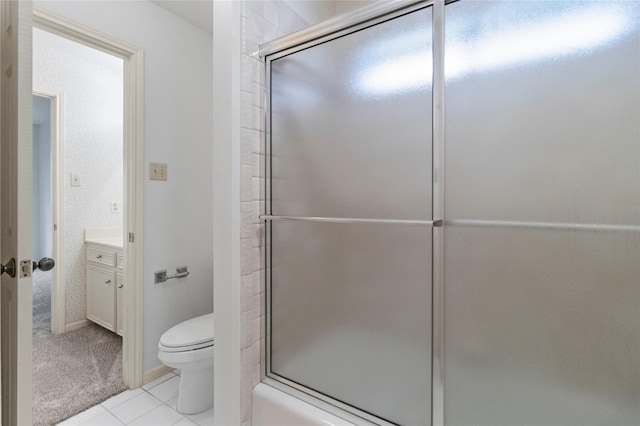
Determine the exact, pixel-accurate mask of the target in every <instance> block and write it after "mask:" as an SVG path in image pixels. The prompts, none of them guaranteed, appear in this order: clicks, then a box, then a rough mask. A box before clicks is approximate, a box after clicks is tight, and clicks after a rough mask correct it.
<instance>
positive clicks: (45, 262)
mask: <svg viewBox="0 0 640 426" xmlns="http://www.w3.org/2000/svg"><path fill="white" fill-rule="evenodd" d="M54 266H56V262H55V261H54V260H53V259H51V258H50V257H43V258H42V259H40V261H39V262H36V261H35V260H34V261H33V270H34V271H35V270H36V269H40V270H41V271H43V272H46V271H50V270H52V269H53V267H54Z"/></svg>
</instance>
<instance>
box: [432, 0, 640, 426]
mask: <svg viewBox="0 0 640 426" xmlns="http://www.w3.org/2000/svg"><path fill="white" fill-rule="evenodd" d="M445 18H446V27H445V31H446V37H445V76H446V96H447V98H446V161H445V184H446V191H445V197H446V200H445V201H446V217H445V271H444V272H445V275H444V276H445V286H444V288H445V297H444V301H445V308H444V312H445V321H444V326H445V363H444V365H445V388H444V389H445V399H444V401H445V413H444V414H445V417H444V418H445V422H446V424H450V425H460V424H474V425H512V424H520V425H523V424H524V425H526V424H529V425H533V424H537V425H566V426H569V425H585V424H607V425H631V424H635V425H637V424H640V363H639V362H638V360H639V359H640V285H639V282H640V281H639V277H640V191H639V190H638V182H640V156H639V155H638V153H639V152H640V115H639V111H640V3H638V2H624V1H622V2H598V1H596V2H588V1H556V2H544V1H541V2H535V1H533V2H514V1H510V0H507V1H483V2H475V1H460V2H454V3H449V4H447V6H446V7H445ZM587 28H588V29H589V30H586V29H587Z"/></svg>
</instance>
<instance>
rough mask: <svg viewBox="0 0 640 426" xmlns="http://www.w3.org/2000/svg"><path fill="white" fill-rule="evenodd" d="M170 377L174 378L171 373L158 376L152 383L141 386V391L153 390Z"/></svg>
mask: <svg viewBox="0 0 640 426" xmlns="http://www.w3.org/2000/svg"><path fill="white" fill-rule="evenodd" d="M172 377H175V374H173V372H169V373H167V374H165V375H164V376H160V377H158V378H157V379H155V380H154V381H152V382H149V383H147V384H146V385H142V389H144V390H149V389H151V388H153V387H154V386H158V385H159V384H160V383H162V382H165V381H167V380H169V379H170V378H172Z"/></svg>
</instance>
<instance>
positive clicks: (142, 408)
mask: <svg viewBox="0 0 640 426" xmlns="http://www.w3.org/2000/svg"><path fill="white" fill-rule="evenodd" d="M161 404H162V402H161V401H160V400H159V399H157V398H154V397H153V396H151V395H149V394H148V393H146V392H144V393H142V394H140V395H138V396H135V397H133V398H131V399H129V400H127V401H125V402H123V403H122V404H120V405H118V406H117V407H115V408H114V409H112V410H111V412H112V413H113V414H114V415H115V416H116V417H117V418H118V419H120V420H121V421H122V422H123V423H124V424H129V423H131V422H132V421H133V420H135V419H137V418H138V417H141V416H142V415H143V414H147V413H148V412H149V411H151V410H153V409H154V408H156V407H157V406H159V405H161Z"/></svg>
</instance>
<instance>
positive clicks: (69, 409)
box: [33, 29, 126, 424]
mask: <svg viewBox="0 0 640 426" xmlns="http://www.w3.org/2000/svg"><path fill="white" fill-rule="evenodd" d="M33 81H34V86H35V87H37V88H40V87H45V88H46V91H47V92H48V93H51V94H53V93H59V94H64V97H65V98H64V111H65V114H64V119H60V118H61V117H62V115H61V114H56V117H54V116H53V114H52V112H53V111H54V108H51V104H53V103H54V102H53V101H54V100H55V99H56V96H54V95H51V97H39V96H36V97H35V98H34V104H33V111H34V115H33V116H34V127H33V135H34V150H33V159H34V161H33V173H34V180H33V181H34V185H33V190H34V197H33V211H34V215H33V218H34V220H33V256H34V259H36V260H37V259H39V258H40V257H44V256H46V257H51V256H52V254H53V253H52V251H53V250H52V248H53V246H57V247H59V248H60V250H58V252H57V253H55V255H56V257H55V258H56V259H57V261H58V262H57V263H58V264H57V268H56V271H57V274H56V276H55V277H54V276H53V274H52V272H53V271H48V272H42V271H34V274H33V313H34V316H33V400H34V406H33V408H34V410H33V417H34V423H35V424H50V423H57V422H59V421H61V420H63V419H64V418H66V417H69V416H70V415H73V414H75V413H76V412H79V411H83V410H84V409H86V408H87V407H89V406H93V405H95V404H97V403H100V402H101V401H103V400H105V399H106V398H108V397H109V396H111V395H112V394H114V393H118V392H121V391H123V390H124V389H125V385H124V383H123V381H122V365H123V363H122V339H121V337H119V335H118V334H120V335H122V333H118V334H116V332H117V331H118V330H117V329H116V324H115V322H114V321H111V322H109V323H107V322H104V321H101V319H102V318H99V317H97V315H96V311H98V312H100V313H107V314H111V316H112V317H114V318H115V317H116V309H117V311H118V312H120V311H122V310H123V303H120V304H117V303H116V299H117V294H116V293H117V292H119V291H120V290H117V286H116V277H115V275H116V265H115V264H114V265H111V270H106V269H108V268H109V265H108V262H93V261H94V260H95V259H92V257H91V254H93V250H94V249H95V247H98V248H99V249H100V253H103V252H105V253H106V252H109V253H111V255H112V258H113V261H114V262H112V263H115V259H116V253H117V254H118V255H120V257H119V258H120V259H122V257H121V255H122V252H123V209H124V207H123V197H124V182H123V176H124V173H123V169H124V163H123V118H124V112H123V91H124V90H123V87H124V77H123V60H122V58H119V57H116V56H113V55H110V54H108V53H105V52H102V51H99V50H96V49H93V48H91V47H88V46H85V45H82V44H79V43H77V42H75V41H71V40H68V39H66V38H63V37H60V36H58V35H55V34H52V33H49V32H46V31H42V30H40V29H34V30H33ZM57 111H58V109H55V112H57ZM52 122H54V123H56V127H57V128H59V129H61V130H62V129H64V135H65V137H64V144H62V143H60V148H59V149H58V143H57V142H62V138H56V140H55V141H54V138H50V137H49V136H50V135H51V134H52V132H51V127H53V126H51V123H52ZM56 154H58V155H56ZM52 160H53V161H52ZM54 170H55V171H56V172H57V176H58V179H57V180H54V179H53V178H52V177H53V176H54V174H52V171H54ZM54 182H55V184H53V183H54ZM52 200H55V203H52ZM54 205H55V208H53V206H54ZM54 210H55V216H56V219H54V218H53V216H54V214H53V211H54ZM60 219H62V220H60ZM54 228H55V231H54ZM107 239H108V240H109V241H108V244H107ZM52 240H53V241H55V244H54V243H53V241H52ZM107 256H108V253H106V254H105V259H106V258H107ZM94 263H95V264H96V265H94ZM123 266H124V265H123V262H119V263H118V268H117V273H118V276H119V277H120V281H119V284H120V285H122V286H123V287H124V282H125V281H124V279H123V278H124V275H125V274H126V269H125V268H124V267H123ZM94 270H98V271H100V272H101V273H102V274H103V276H104V277H107V275H109V274H113V275H114V277H111V279H109V277H107V278H105V279H99V280H97V281H96V280H95V279H93V278H94V276H95V274H94V273H93V271H94ZM100 278H102V276H101V277H100ZM110 311H112V312H110ZM52 314H56V315H55V316H56V317H57V318H56V319H58V318H60V319H61V321H58V323H59V325H61V327H57V329H56V330H52V328H53V327H51V326H50V324H51V323H52V322H51V319H52ZM120 317H122V316H120ZM110 325H112V326H110ZM119 326H120V327H121V328H122V326H123V321H120V324H119ZM51 331H53V332H54V334H52V333H51ZM51 383H55V386H50V384H51Z"/></svg>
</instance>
